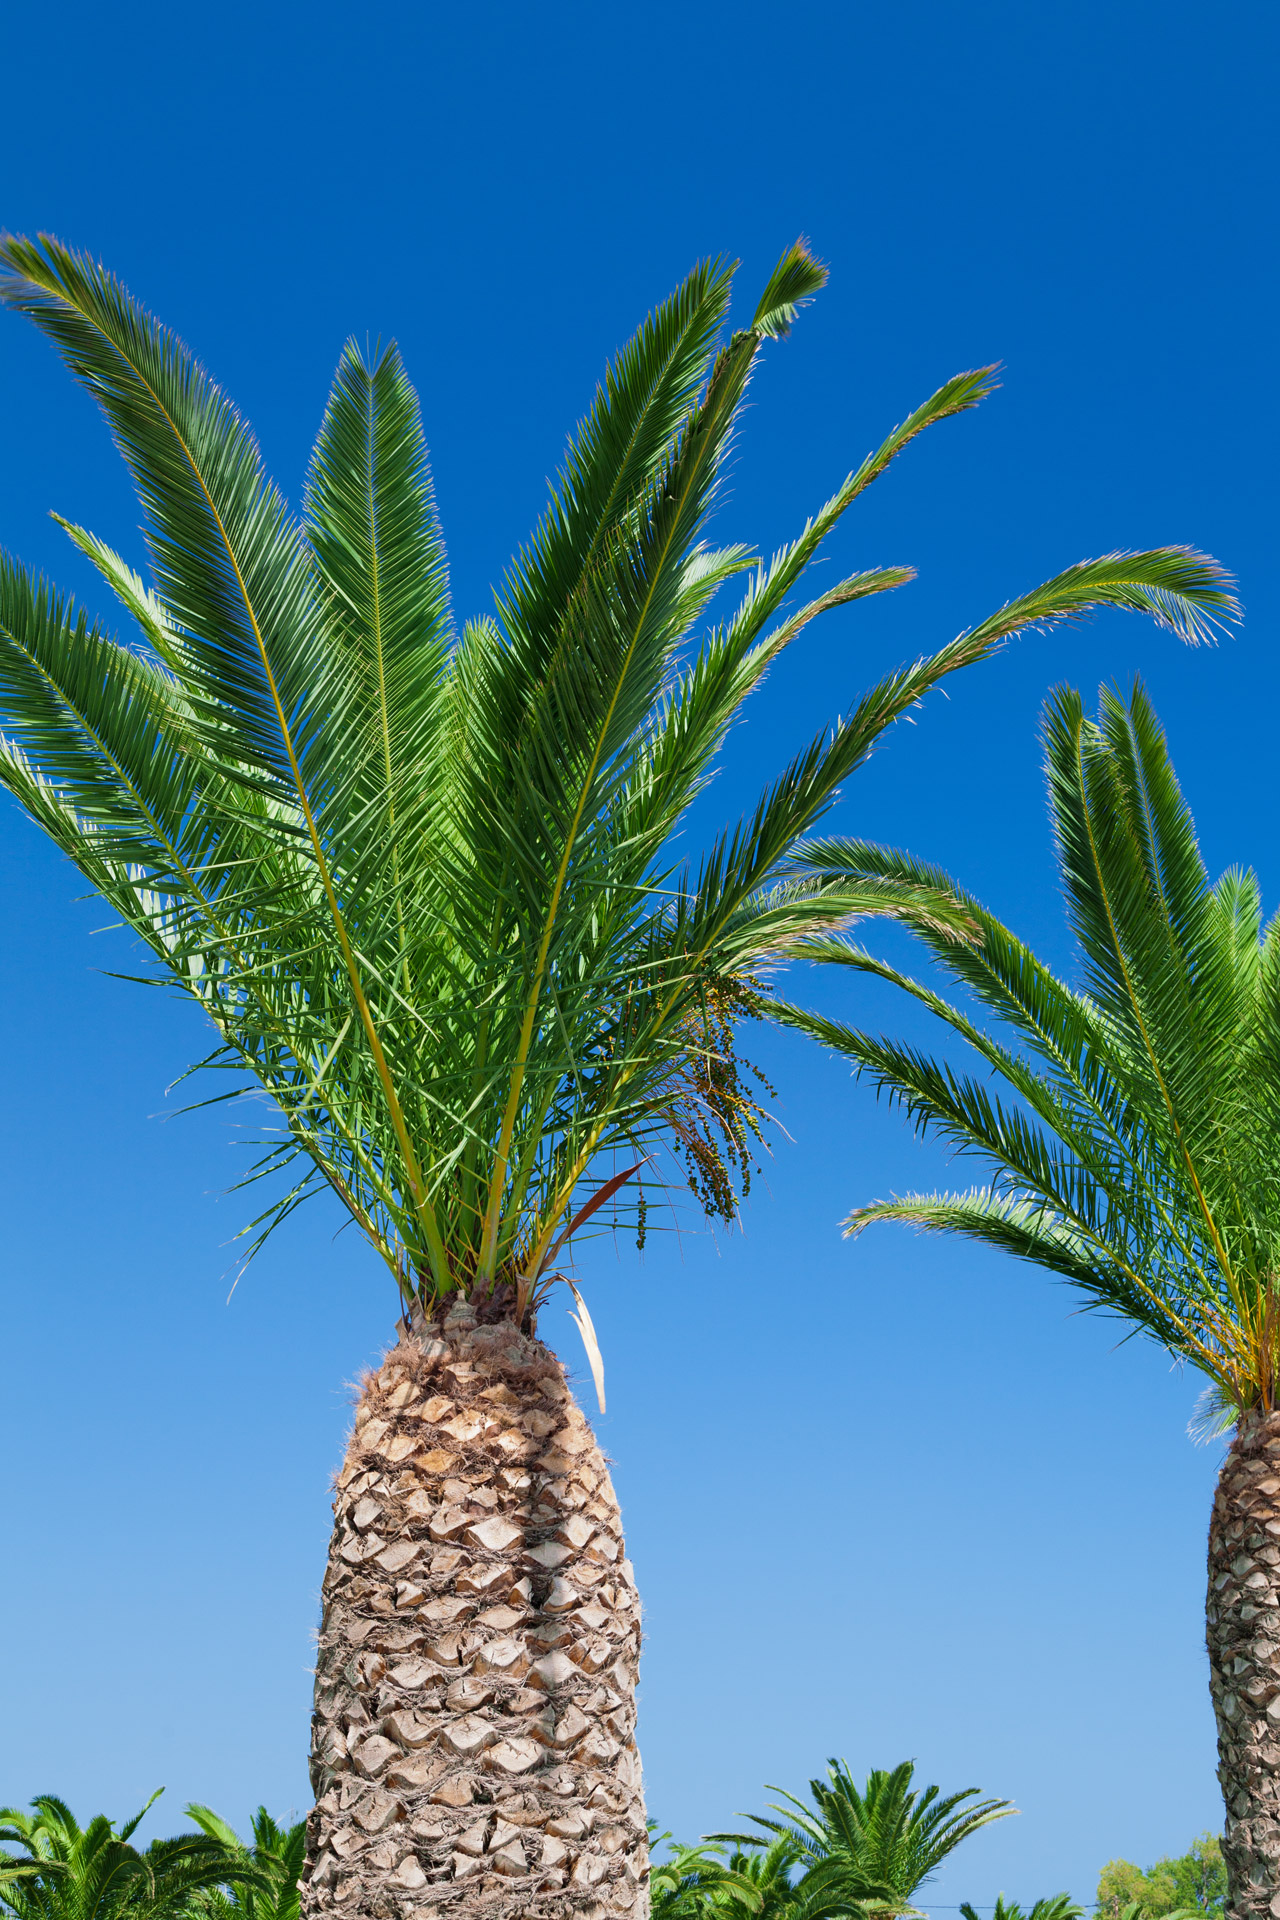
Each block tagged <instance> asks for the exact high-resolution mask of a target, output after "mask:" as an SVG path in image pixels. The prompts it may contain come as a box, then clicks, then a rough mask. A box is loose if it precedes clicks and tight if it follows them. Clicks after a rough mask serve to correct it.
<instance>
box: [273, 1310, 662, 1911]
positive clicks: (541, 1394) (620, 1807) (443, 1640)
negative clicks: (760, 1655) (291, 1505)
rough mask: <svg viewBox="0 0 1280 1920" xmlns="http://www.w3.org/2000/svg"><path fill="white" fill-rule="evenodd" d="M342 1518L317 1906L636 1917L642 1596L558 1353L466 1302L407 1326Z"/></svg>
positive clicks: (642, 1833)
mask: <svg viewBox="0 0 1280 1920" xmlns="http://www.w3.org/2000/svg"><path fill="white" fill-rule="evenodd" d="M334 1516H335V1518H334V1533H333V1545H332V1548H331V1551H330V1556H329V1567H328V1573H327V1575H326V1578H325V1585H324V1612H323V1624H322V1628H321V1632H320V1647H319V1657H318V1663H317V1668H316V1710H315V1717H314V1721H313V1740H312V1783H313V1787H314V1790H315V1795H316V1806H315V1809H314V1811H313V1812H312V1814H311V1817H310V1821H309V1824H308V1837H309V1853H308V1859H307V1867H306V1871H305V1874H304V1877H303V1912H304V1914H305V1915H306V1916H308V1920H318V1917H319V1916H321V1915H324V1916H326V1920H328V1916H331V1915H333V1916H340V1917H341V1920H346V1916H355V1915H369V1916H372V1917H375V1920H437V1917H438V1920H453V1916H455V1915H461V1914H463V1913H466V1914H468V1915H472V1914H476V1915H484V1916H486V1920H489V1917H490V1916H492V1920H507V1917H508V1916H510V1917H511V1920H514V1917H515V1916H522V1917H523V1916H530V1920H534V1917H535V1916H536V1920H544V1917H545V1920H606V1917H607V1916H617V1920H646V1916H647V1913H648V1840H647V1834H646V1829H645V1821H644V1804H643V1799H642V1796H641V1791H640V1759H639V1755H638V1753H637V1751H636V1744H635V1736H634V1730H635V1685H636V1671H637V1662H638V1657H639V1650H640V1613H639V1607H638V1604H637V1601H636V1595H635V1586H634V1582H633V1578H632V1573H631V1567H630V1563H629V1562H628V1561H627V1560H626V1559H625V1558H624V1556H623V1546H622V1529H621V1524H620V1521H619V1515H618V1503H617V1500H616V1499H615V1497H614V1492H613V1487H612V1484H611V1482H610V1479H609V1474H608V1471H607V1469H606V1466H605V1463H604V1458H603V1456H602V1454H601V1452H600V1449H599V1447H598V1446H597V1445H596V1442H595V1439H594V1437H593V1436H592V1433H591V1430H590V1428H589V1427H588V1425H587V1422H586V1420H585V1419H584V1418H583V1415H582V1413H581V1411H580V1410H579V1408H578V1407H577V1405H576V1404H575V1402H574V1399H573V1396H572V1394H571V1393H570V1391H569V1388H568V1385H567V1384H566V1380H565V1375H564V1369H563V1368H562V1367H561V1365H560V1363H559V1362H558V1361H557V1360H556V1358H555V1357H554V1355H553V1354H551V1353H550V1352H549V1351H548V1349H547V1348H546V1347H544V1346H543V1345H542V1343H541V1342H540V1341H538V1340H537V1339H532V1338H529V1337H528V1336H526V1335H524V1334H522V1333H521V1332H519V1331H518V1329H517V1328H516V1327H514V1326H513V1325H512V1324H511V1323H510V1322H507V1321H503V1322H499V1323H498V1324H497V1325H490V1326H480V1325H478V1324H477V1323H476V1317H475V1315H474V1313H473V1311H472V1309H471V1308H470V1307H468V1306H466V1305H461V1304H460V1305H458V1306H455V1307H454V1309H453V1310H452V1311H451V1313H450V1315H449V1317H448V1319H447V1320H445V1321H444V1323H443V1324H442V1325H439V1326H437V1325H434V1324H433V1325H427V1326H419V1327H417V1328H416V1329H415V1330H414V1331H413V1332H412V1333H409V1334H406V1335H405V1337H404V1338H403V1339H402V1340H401V1342H400V1344H399V1345H398V1346H397V1347H396V1348H395V1349H394V1350H393V1351H392V1352H391V1353H390V1354H389V1355H388V1356H387V1358H386V1360H385V1361H384V1362H383V1364H382V1366H381V1367H380V1368H379V1369H378V1371H377V1373H376V1374H375V1375H373V1377H372V1378H371V1379H370V1380H369V1381H368V1382H367V1384H366V1386H365V1390H364V1393H363V1395H362V1398H361V1401H360V1405H359V1408H358V1411H357V1413H356V1425H355V1431H354V1433H353V1435H352V1438H351V1443H350V1446H349V1447H348V1450H347V1457H346V1462H345V1464H344V1466H343V1469H342V1472H341V1474H340V1475H339V1478H338V1493H337V1498H336V1500H335V1502H334Z"/></svg>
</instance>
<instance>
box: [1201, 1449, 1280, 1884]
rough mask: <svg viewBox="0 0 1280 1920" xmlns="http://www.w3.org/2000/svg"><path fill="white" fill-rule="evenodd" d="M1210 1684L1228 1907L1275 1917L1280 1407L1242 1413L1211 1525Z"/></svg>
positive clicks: (1279, 1814)
mask: <svg viewBox="0 0 1280 1920" xmlns="http://www.w3.org/2000/svg"><path fill="white" fill-rule="evenodd" d="M1207 1621H1208V1628H1207V1640H1208V1646H1209V1686H1210V1690H1211V1692H1212V1694H1213V1708H1214V1712H1215V1714H1216V1715H1217V1720H1218V1779H1219V1780H1220V1782H1221V1784H1222V1797H1223V1800H1224V1801H1225V1803H1226V1814H1227V1821H1226V1832H1225V1835H1224V1837H1223V1842H1222V1855H1223V1859H1224V1860H1225V1862H1226V1867H1227V1874H1228V1878H1229V1888H1230V1890H1229V1893H1228V1899H1227V1907H1228V1912H1229V1913H1230V1914H1231V1915H1233V1916H1235V1917H1237V1920H1245V1916H1250V1920H1253V1917H1254V1916H1256V1917H1257V1920H1261V1916H1263V1915H1266V1916H1267V1917H1268V1920H1273V1916H1280V1413H1272V1414H1264V1415H1259V1414H1256V1413H1247V1414H1245V1416H1244V1417H1243V1419H1242V1420H1241V1422H1240V1427H1239V1431H1238V1432H1237V1434H1236V1438H1235V1439H1234V1441H1233V1442H1232V1444H1231V1449H1230V1451H1229V1452H1228V1454H1227V1457H1226V1460H1225V1461H1224V1462H1223V1467H1222V1472H1221V1474H1220V1476H1219V1479H1218V1490H1217V1494H1216V1496H1215V1499H1214V1503H1213V1517H1212V1519H1211V1521H1210V1523H1209V1604H1208V1609H1207Z"/></svg>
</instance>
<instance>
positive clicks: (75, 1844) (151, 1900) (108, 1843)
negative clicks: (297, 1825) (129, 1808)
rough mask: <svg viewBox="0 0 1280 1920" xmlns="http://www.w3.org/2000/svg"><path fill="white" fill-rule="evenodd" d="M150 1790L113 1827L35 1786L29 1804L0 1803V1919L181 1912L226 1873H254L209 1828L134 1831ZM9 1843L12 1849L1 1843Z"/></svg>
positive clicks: (146, 1916)
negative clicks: (84, 1820) (146, 1840)
mask: <svg viewBox="0 0 1280 1920" xmlns="http://www.w3.org/2000/svg"><path fill="white" fill-rule="evenodd" d="M159 1797H160V1795H159V1794H158V1793H153V1794H152V1796H151V1798H150V1800H148V1801H147V1804H146V1806H145V1807H143V1808H142V1809H141V1810H140V1811H139V1812H138V1813H136V1814H134V1816H133V1818H132V1819H131V1820H126V1821H125V1822H124V1824H123V1826H121V1827H120V1828H119V1830H118V1831H117V1829H116V1827H115V1824H114V1823H113V1822H112V1821H111V1820H109V1819H108V1818H107V1816H106V1815H105V1814H102V1813H100V1814H96V1815H95V1816H94V1818H93V1819H92V1820H90V1822H89V1824H88V1826H87V1827H82V1826H81V1825H80V1824H79V1822H78V1821H77V1820H76V1817H75V1815H74V1814H73V1813H72V1811H71V1809H70V1807H68V1806H67V1804H66V1802H65V1801H63V1800H59V1799H58V1798H57V1797H56V1795H54V1794H51V1793H41V1794H37V1796H36V1798H35V1799H34V1800H33V1801H32V1802H31V1805H32V1808H33V1809H34V1811H33V1812H31V1813H27V1812H26V1811H25V1810H24V1809H23V1808H21V1807H0V1849H2V1850H0V1916H4V1920H185V1917H186V1916H187V1915H188V1914H189V1913H190V1911H191V1908H192V1903H193V1902H194V1901H198V1900H199V1899H200V1897H201V1895H202V1894H204V1893H206V1892H207V1891H208V1890H209V1889H211V1888H213V1887H215V1886H217V1885H219V1884H221V1883H226V1882H227V1881H228V1880H229V1878H230V1877H231V1876H240V1875H244V1876H246V1877H247V1879H248V1881H249V1882H252V1881H253V1879H254V1877H255V1868H254V1866H253V1864H252V1863H251V1862H248V1861H244V1860H240V1859H237V1858H235V1857H234V1856H233V1855H231V1854H229V1853H228V1852H227V1850H226V1849H225V1848H224V1846H223V1845H222V1843H221V1841H220V1840H219V1839H218V1838H216V1837H215V1836H212V1835H206V1834H180V1835H179V1836H178V1837H177V1838H176V1839H173V1840H153V1841H152V1843H151V1845H150V1846H149V1847H147V1848H146V1849H145V1851H143V1850H140V1849H139V1848H137V1847H135V1846H133V1845H131V1844H130V1843H131V1841H132V1838H133V1835H134V1833H135V1832H136V1831H137V1828H138V1826H139V1824H140V1823H141V1821H142V1820H143V1819H144V1818H145V1816H146V1814H147V1813H148V1811H149V1810H150V1808H151V1807H153V1806H154V1805H155V1803H156V1801H157V1800H158V1799H159ZM11 1846H16V1847H19V1848H20V1849H21V1851H20V1852H18V1853H10V1852H9V1851H8V1849H9V1848H10V1847H11Z"/></svg>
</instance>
